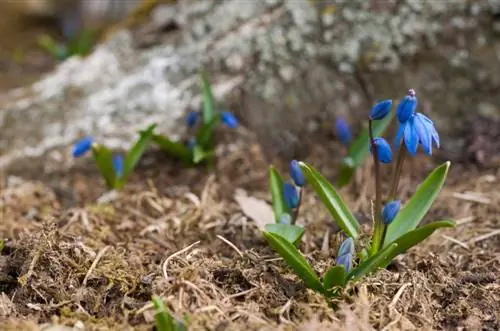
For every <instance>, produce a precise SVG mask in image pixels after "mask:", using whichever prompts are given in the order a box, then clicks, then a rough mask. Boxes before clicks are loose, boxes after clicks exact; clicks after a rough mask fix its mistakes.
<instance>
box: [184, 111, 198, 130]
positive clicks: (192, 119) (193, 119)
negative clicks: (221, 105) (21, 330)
mask: <svg viewBox="0 0 500 331" xmlns="http://www.w3.org/2000/svg"><path fill="white" fill-rule="evenodd" d="M199 117H200V113H199V112H197V111H190V112H189V113H188V114H187V116H186V125H187V126H188V128H192V127H194V126H195V125H196V123H197V122H198V118H199Z"/></svg>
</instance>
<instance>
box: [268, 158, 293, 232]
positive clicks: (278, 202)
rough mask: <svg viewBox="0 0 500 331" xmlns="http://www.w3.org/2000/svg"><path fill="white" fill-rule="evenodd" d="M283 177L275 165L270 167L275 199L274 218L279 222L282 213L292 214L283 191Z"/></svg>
mask: <svg viewBox="0 0 500 331" xmlns="http://www.w3.org/2000/svg"><path fill="white" fill-rule="evenodd" d="M283 185H284V181H283V177H281V175H280V173H279V171H278V170H277V169H276V168H275V167H274V166H270V167H269V190H270V191H271V197H272V201H273V209H274V218H275V219H276V222H277V223H279V221H280V219H281V215H283V214H284V213H287V214H291V210H290V207H289V206H288V204H287V203H286V201H285V193H284V192H283Z"/></svg>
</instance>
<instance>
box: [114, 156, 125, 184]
mask: <svg viewBox="0 0 500 331" xmlns="http://www.w3.org/2000/svg"><path fill="white" fill-rule="evenodd" d="M113 168H114V169H115V174H116V177H118V178H121V177H122V176H123V171H124V168H125V159H124V157H123V155H121V154H117V155H114V156H113Z"/></svg>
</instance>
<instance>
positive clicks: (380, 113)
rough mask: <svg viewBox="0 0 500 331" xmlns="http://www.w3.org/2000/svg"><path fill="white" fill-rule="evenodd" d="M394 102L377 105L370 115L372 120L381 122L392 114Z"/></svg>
mask: <svg viewBox="0 0 500 331" xmlns="http://www.w3.org/2000/svg"><path fill="white" fill-rule="evenodd" d="M391 108H392V100H384V101H381V102H379V103H377V104H376V105H375V106H374V107H373V108H372V112H371V114H370V119H372V120H381V119H383V118H384V117H386V116H387V114H389V113H390V112H391Z"/></svg>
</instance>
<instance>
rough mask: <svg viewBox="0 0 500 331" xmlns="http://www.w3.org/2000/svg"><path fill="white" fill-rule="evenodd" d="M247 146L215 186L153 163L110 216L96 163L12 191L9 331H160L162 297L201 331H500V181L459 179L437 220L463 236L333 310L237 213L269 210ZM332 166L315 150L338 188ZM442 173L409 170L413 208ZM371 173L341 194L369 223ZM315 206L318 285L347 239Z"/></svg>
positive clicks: (373, 280) (306, 212) (312, 235)
mask: <svg viewBox="0 0 500 331" xmlns="http://www.w3.org/2000/svg"><path fill="white" fill-rule="evenodd" d="M231 140H232V141H234V139H231ZM242 140H243V141H245V142H246V143H242V142H236V143H234V142H233V145H230V146H229V145H227V144H226V145H224V146H226V148H225V150H224V148H222V149H221V150H220V151H219V152H220V156H219V162H218V165H217V167H216V169H215V172H214V173H210V172H208V171H206V169H203V168H197V169H183V168H181V167H180V165H178V164H176V163H175V162H173V161H172V160H169V159H168V158H165V157H164V156H163V155H162V154H161V153H159V152H151V153H148V155H147V156H146V157H145V158H144V160H143V162H142V164H141V166H140V167H139V169H138V170H137V172H136V175H135V176H134V178H133V179H132V182H131V183H130V185H129V186H128V187H127V189H126V191H125V192H124V193H123V194H122V195H121V196H120V197H119V198H118V199H116V200H114V201H112V202H110V203H106V204H96V203H95V201H96V199H97V198H98V197H99V196H101V195H102V194H103V193H104V192H105V189H104V187H103V185H102V182H101V180H100V179H99V177H98V175H97V173H96V171H95V169H94V167H93V166H92V163H91V162H90V161H89V162H86V161H88V160H78V161H77V163H78V166H73V167H72V168H70V169H66V170H64V169H63V170H60V171H58V172H52V173H51V174H47V175H44V176H42V177H41V178H42V182H37V181H34V178H35V177H36V176H34V175H32V176H29V173H28V172H24V174H23V175H24V178H28V180H27V181H24V182H21V181H19V180H18V182H17V183H16V182H15V181H13V180H12V178H11V179H10V180H9V181H10V183H8V185H7V183H4V187H3V190H2V200H1V203H2V206H3V208H2V211H3V213H2V222H1V223H0V235H1V236H2V237H4V238H6V239H8V241H7V246H6V248H5V249H4V250H3V251H2V255H1V256H0V288H1V289H2V292H3V294H2V295H1V297H0V316H1V317H0V321H3V322H1V323H2V327H1V329H2V330H19V329H21V330H42V329H43V325H45V324H47V323H53V324H63V325H67V326H75V325H81V324H82V323H83V324H84V325H85V329H86V330H152V329H153V325H154V311H153V310H152V308H151V304H150V299H151V296H152V295H160V296H162V297H163V298H164V300H165V301H166V302H167V303H168V306H169V307H170V308H171V309H172V310H173V311H174V312H175V314H176V315H177V316H179V317H181V316H183V314H187V315H188V316H189V320H190V321H191V329H192V330H244V329H247V330H277V329H279V330H371V329H384V330H416V329H422V330H440V329H446V330H455V329H458V328H462V329H464V328H465V329H467V330H480V329H483V330H497V329H498V328H499V327H500V313H499V312H500V304H499V302H500V300H499V299H500V286H499V285H500V283H499V281H498V274H499V272H500V260H499V257H500V255H499V253H500V233H498V228H499V224H498V215H499V212H500V207H499V206H500V194H499V192H498V189H497V188H498V185H499V184H500V172H498V170H492V169H489V170H476V169H475V168H474V167H473V166H472V165H467V164H462V165H455V166H453V167H452V170H451V173H450V177H449V178H448V180H447V185H446V187H445V189H444V190H443V191H442V193H441V195H440V197H439V199H438V201H437V202H436V204H435V205H434V207H433V209H432V212H431V215H430V216H429V220H437V219H444V218H448V217H450V218H453V219H455V220H457V223H458V225H457V227H456V228H454V229H450V230H446V231H440V232H438V233H435V234H434V235H433V236H432V237H431V238H430V239H429V240H427V241H426V242H425V243H424V244H423V245H421V246H419V247H417V248H415V249H412V250H411V251H410V252H409V253H408V254H406V255H404V256H402V257H401V258H398V259H397V261H396V262H395V263H394V264H393V265H391V266H390V267H389V269H388V270H384V271H380V272H378V273H377V274H376V275H373V276H371V277H368V278H365V279H363V280H362V281H360V282H358V283H357V284H355V285H354V286H352V287H350V288H349V289H348V290H347V291H346V292H345V294H344V297H343V298H341V299H340V300H338V302H337V304H338V305H337V306H338V308H337V309H332V308H331V307H330V305H329V303H328V302H326V301H325V300H324V299H323V298H322V297H321V296H319V295H317V294H315V293H314V292H312V291H310V290H307V289H306V288H305V287H304V285H303V284H302V283H301V281H300V280H298V279H297V277H295V276H294V275H293V273H292V272H290V270H289V269H288V268H286V266H285V265H284V264H283V262H282V261H281V260H280V259H278V258H277V255H276V254H275V253H274V252H273V251H272V250H271V249H270V248H269V247H268V246H267V245H266V242H265V241H264V239H263V238H262V235H261V234H260V233H259V230H258V229H257V227H256V225H255V223H254V222H253V221H252V220H250V219H248V218H247V217H246V216H245V215H244V214H243V213H242V211H241V208H240V207H239V205H238V204H237V203H236V202H235V201H234V199H233V198H232V194H233V192H234V189H235V188H244V189H246V190H247V192H248V194H250V195H252V196H254V197H258V198H261V199H265V200H269V196H268V193H267V192H266V188H267V182H266V181H267V179H266V173H267V164H268V163H266V161H265V160H264V157H263V156H261V153H260V150H259V148H258V147H257V146H256V145H253V144H251V143H248V141H249V139H242ZM332 144H333V147H337V146H335V145H334V143H332ZM230 148H235V151H233V152H228V150H229V149H230ZM334 149H336V148H334ZM326 156H327V151H325V150H324V149H323V148H316V149H315V150H312V151H311V156H310V158H309V159H308V160H309V161H310V162H311V163H313V164H314V165H317V166H318V167H319V168H320V169H322V171H323V172H324V173H325V174H327V175H328V176H332V175H334V174H335V169H332V167H331V162H332V161H331V160H329V162H324V161H323V160H326ZM280 166H281V165H280ZM432 166H433V164H432V163H431V161H430V160H429V159H428V158H424V157H419V158H418V160H414V162H412V164H408V165H407V167H406V173H411V174H412V175H411V176H410V177H405V179H404V180H403V182H402V187H401V193H402V194H403V195H404V196H408V195H410V194H411V192H413V191H414V190H415V186H416V184H417V183H418V182H419V181H420V180H422V179H423V178H424V177H425V175H426V174H427V173H428V172H429V170H430V169H431V168H432ZM282 168H283V167H282ZM283 169H284V168H283ZM327 170H329V171H327ZM371 170H372V169H371V165H370V164H369V163H368V164H367V165H366V166H365V167H364V168H363V169H362V170H361V171H360V172H359V173H358V175H357V178H356V181H355V183H353V184H352V185H351V186H350V187H349V188H346V189H345V190H344V191H343V194H344V195H345V197H346V199H347V201H348V202H349V204H350V205H351V206H353V208H355V209H356V211H358V212H359V213H360V215H361V216H363V215H364V216H365V217H364V218H367V217H366V215H369V211H370V205H371V203H370V199H371V197H372V186H373V185H372V182H371ZM39 173H40V172H37V174H39ZM464 173H467V176H464ZM19 174H21V173H19ZM37 176H38V177H40V175H37ZM30 177H32V178H31V179H29V178H30ZM457 193H462V195H461V196H460V195H457ZM319 205H320V204H319V202H318V201H317V199H316V198H315V196H314V194H312V192H310V191H308V192H307V194H306V198H305V205H304V208H303V210H302V212H301V215H302V221H303V222H305V224H306V236H305V238H304V242H303V243H302V246H301V248H302V251H303V252H304V253H305V254H306V256H307V258H308V259H309V260H310V261H311V263H312V264H313V265H314V268H315V269H316V270H317V271H318V272H320V273H322V272H323V271H324V270H325V269H326V268H327V267H328V266H330V265H332V264H333V259H332V257H333V256H334V255H335V251H336V249H337V247H338V239H339V238H338V236H337V234H336V231H335V227H333V225H332V220H331V219H330V218H329V216H328V214H327V212H326V211H325V210H324V209H323V208H322V207H321V208H319V207H318V206H319Z"/></svg>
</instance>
